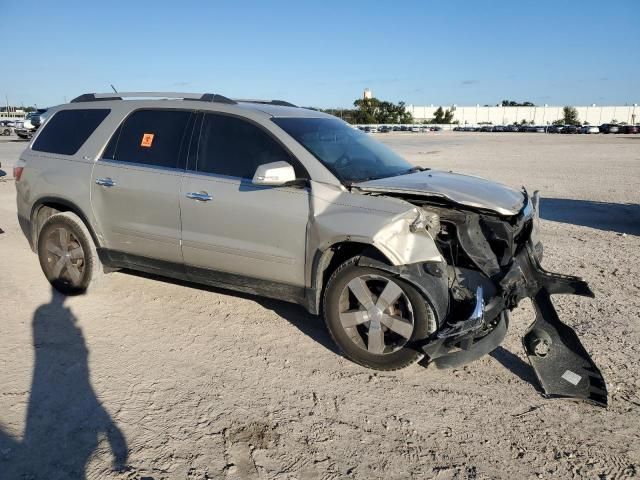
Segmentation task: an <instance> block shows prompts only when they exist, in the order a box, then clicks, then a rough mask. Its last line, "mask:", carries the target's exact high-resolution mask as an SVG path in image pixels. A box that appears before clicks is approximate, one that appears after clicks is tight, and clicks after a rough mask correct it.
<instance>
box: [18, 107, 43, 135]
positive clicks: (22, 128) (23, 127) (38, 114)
mask: <svg viewBox="0 0 640 480" xmlns="http://www.w3.org/2000/svg"><path fill="white" fill-rule="evenodd" d="M46 117H47V109H46V108H39V109H38V110H36V111H35V112H30V113H28V114H27V116H26V117H25V118H24V120H22V121H17V122H16V126H15V128H14V132H15V134H16V135H18V137H20V138H22V139H23V140H28V139H30V138H31V137H33V135H34V133H35V132H36V131H37V130H38V128H39V127H40V125H41V124H42V123H43V122H44V120H45V119H46Z"/></svg>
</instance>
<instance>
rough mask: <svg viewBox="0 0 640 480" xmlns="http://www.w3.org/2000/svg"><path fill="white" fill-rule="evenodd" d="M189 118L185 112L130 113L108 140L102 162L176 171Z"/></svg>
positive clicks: (185, 138)
mask: <svg viewBox="0 0 640 480" xmlns="http://www.w3.org/2000/svg"><path fill="white" fill-rule="evenodd" d="M191 116H192V114H191V112H189V111H186V110H138V111H136V112H133V113H132V114H131V115H129V116H128V117H127V118H126V119H125V121H124V122H123V124H122V125H121V126H120V127H119V128H118V129H117V130H116V132H115V133H114V134H113V137H111V141H110V142H109V145H107V148H106V149H105V151H104V154H103V158H107V159H110V160H119V161H121V162H133V163H141V164H143V165H153V166H159V167H170V168H177V167H178V165H179V159H180V152H181V149H182V148H183V147H186V145H187V143H188V138H187V136H188V135H187V134H188V130H189V129H188V128H187V126H188V124H190V122H189V119H190V117H191Z"/></svg>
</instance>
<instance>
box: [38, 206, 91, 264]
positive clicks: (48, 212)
mask: <svg viewBox="0 0 640 480" xmlns="http://www.w3.org/2000/svg"><path fill="white" fill-rule="evenodd" d="M62 212H72V213H75V214H76V215H78V217H80V220H82V221H83V223H84V224H85V226H86V227H87V229H88V230H89V232H90V233H91V237H92V239H93V241H94V243H95V245H96V246H100V244H99V243H98V241H97V238H96V235H95V233H94V231H93V229H92V228H91V225H90V224H89V222H88V221H87V218H86V217H85V216H84V214H83V213H82V211H81V210H80V209H79V208H77V207H76V206H75V205H72V204H70V203H67V202H65V201H63V200H58V199H51V200H42V201H40V202H39V203H38V204H36V205H35V206H34V207H33V210H32V212H31V237H32V238H31V247H32V249H33V251H34V252H35V251H37V250H38V235H39V234H40V230H41V229H42V226H43V225H44V222H46V221H47V219H48V218H49V217H51V216H53V215H55V214H56V213H62Z"/></svg>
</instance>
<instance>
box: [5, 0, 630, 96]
mask: <svg viewBox="0 0 640 480" xmlns="http://www.w3.org/2000/svg"><path fill="white" fill-rule="evenodd" d="M0 25H3V26H5V27H7V26H10V27H11V30H12V31H13V32H14V34H8V33H7V30H4V32H3V35H2V37H3V42H2V44H3V45H4V48H3V54H2V56H1V57H0V58H2V65H3V67H2V68H1V69H0V72H2V73H0V95H2V99H1V101H0V103H3V104H4V103H5V98H4V97H5V95H7V96H8V97H9V102H10V103H11V104H20V103H24V104H25V105H28V104H37V105H38V106H47V105H53V104H57V103H62V102H63V101H64V100H65V99H67V100H70V99H71V98H73V97H74V96H76V95H78V94H80V93H83V92H93V91H98V92H105V91H109V84H110V83H113V84H114V85H115V86H116V88H118V89H119V90H121V91H125V90H127V91H139V90H143V91H149V90H155V91H166V90H169V91H192V92H212V93H220V94H223V95H226V96H230V97H245V98H246V97H252V98H279V99H280V98H281V99H286V100H289V101H292V102H294V103H297V104H300V105H311V106H318V107H333V106H336V107H347V106H350V105H351V104H352V102H353V100H354V99H355V98H357V97H359V96H360V95H361V94H362V90H363V89H364V88H365V87H369V88H371V89H372V90H373V93H374V95H375V96H376V97H378V98H382V99H385V100H391V101H394V102H397V101H400V100H404V101H405V102H406V103H412V104H414V105H424V104H431V103H433V104H443V105H450V104H453V103H456V104H458V105H475V104H476V103H479V104H481V105H483V104H495V103H497V102H499V101H500V100H502V99H503V98H508V99H514V100H519V101H525V100H529V101H532V102H534V103H536V104H545V103H547V104H549V105H558V104H562V105H563V104H591V103H596V104H600V105H604V104H618V105H624V104H630V103H640V1H636V0H617V1H615V2H603V1H602V0H599V1H590V0H580V1H579V2H569V1H546V0H534V1H530V2H522V1H517V0H508V1H489V0H483V1H477V2H471V1H455V2H454V1H437V2H427V1H412V0H403V1H401V2H391V1H371V0H369V1H367V2H356V1H351V2H349V1H346V0H343V1H332V0H325V1H321V2H319V1H313V2H308V1H303V0H299V1H277V0H271V1H263V2H251V1H242V0H236V1H229V2H222V1H220V2H213V1H211V2H204V1H202V2H195V1H188V0H183V1H180V2H178V1H171V2H162V1H155V2H153V1H149V2H146V1H135V0H130V1H129V2H119V1H117V0H113V1H109V2H99V1H84V2H73V1H64V2H40V1H33V0H32V1H29V2H24V1H12V0H0ZM7 69H9V70H7ZM7 71H9V72H10V73H7Z"/></svg>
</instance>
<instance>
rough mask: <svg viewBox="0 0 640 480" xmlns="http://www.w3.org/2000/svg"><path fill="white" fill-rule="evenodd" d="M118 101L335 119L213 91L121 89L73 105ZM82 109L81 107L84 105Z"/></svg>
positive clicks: (282, 103)
mask: <svg viewBox="0 0 640 480" xmlns="http://www.w3.org/2000/svg"><path fill="white" fill-rule="evenodd" d="M115 102H117V103H118V104H120V102H126V104H133V105H135V106H138V107H139V106H142V107H144V108H147V107H149V106H151V105H153V106H154V107H155V106H160V105H162V106H167V107H172V108H174V107H176V106H185V107H187V108H202V109H203V110H217V108H215V107H221V108H220V110H224V111H229V110H234V109H240V110H245V111H250V112H253V113H258V114H264V115H267V116H269V117H299V118H309V117H313V118H323V117H324V118H333V117H332V116H331V115H328V114H325V113H322V112H319V111H317V110H313V109H310V108H302V107H297V106H295V105H294V104H292V103H289V102H286V101H284V100H253V99H252V100H243V99H231V98H227V97H224V96H222V95H218V94H211V93H205V94H200V93H179V92H118V93H85V94H82V95H80V96H78V97H76V98H74V99H73V100H71V102H70V104H69V106H71V105H73V106H74V107H75V106H78V107H80V105H83V104H84V105H86V104H91V105H92V106H96V104H99V105H104V106H107V105H106V104H111V103H115ZM80 108H81V107H80Z"/></svg>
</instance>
